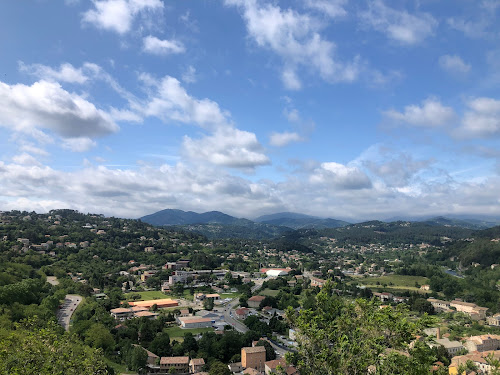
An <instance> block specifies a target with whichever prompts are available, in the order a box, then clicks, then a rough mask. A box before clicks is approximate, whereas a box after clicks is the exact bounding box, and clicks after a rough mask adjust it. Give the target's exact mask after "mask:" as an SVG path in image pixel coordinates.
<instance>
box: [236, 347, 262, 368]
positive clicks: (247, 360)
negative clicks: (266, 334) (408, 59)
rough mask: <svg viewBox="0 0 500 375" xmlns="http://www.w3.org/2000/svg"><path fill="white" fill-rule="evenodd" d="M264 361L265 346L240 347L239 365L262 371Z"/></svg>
mask: <svg viewBox="0 0 500 375" xmlns="http://www.w3.org/2000/svg"><path fill="white" fill-rule="evenodd" d="M265 362H266V348H265V347H264V346H254V347H245V348H241V365H242V366H243V368H244V369H247V368H254V369H256V370H258V371H264V363H265Z"/></svg>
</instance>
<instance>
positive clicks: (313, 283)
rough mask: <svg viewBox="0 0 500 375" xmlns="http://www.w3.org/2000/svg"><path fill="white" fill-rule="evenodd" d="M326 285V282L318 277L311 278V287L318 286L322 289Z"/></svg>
mask: <svg viewBox="0 0 500 375" xmlns="http://www.w3.org/2000/svg"><path fill="white" fill-rule="evenodd" d="M325 284H326V280H323V279H319V278H317V277H311V286H318V287H320V288H322V287H323V285H325Z"/></svg>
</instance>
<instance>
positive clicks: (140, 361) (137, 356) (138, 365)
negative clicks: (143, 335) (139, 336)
mask: <svg viewBox="0 0 500 375" xmlns="http://www.w3.org/2000/svg"><path fill="white" fill-rule="evenodd" d="M147 360H148V353H146V351H145V350H144V349H143V348H142V347H141V346H139V345H135V346H133V347H132V348H131V350H130V352H129V355H127V366H128V368H129V369H131V370H133V371H141V370H144V369H145V368H146V363H147Z"/></svg>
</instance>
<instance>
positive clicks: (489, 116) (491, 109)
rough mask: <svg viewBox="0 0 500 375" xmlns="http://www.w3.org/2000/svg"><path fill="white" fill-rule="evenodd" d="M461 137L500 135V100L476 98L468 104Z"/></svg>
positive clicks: (459, 131)
mask: <svg viewBox="0 0 500 375" xmlns="http://www.w3.org/2000/svg"><path fill="white" fill-rule="evenodd" d="M467 107H468V110H467V111H466V112H465V114H464V117H463V120H462V126H461V127H460V128H459V129H458V135H459V136H465V137H475V138H486V137H491V136H498V135H500V100H496V99H492V98H484V97H483V98H476V99H471V100H469V101H468V102H467Z"/></svg>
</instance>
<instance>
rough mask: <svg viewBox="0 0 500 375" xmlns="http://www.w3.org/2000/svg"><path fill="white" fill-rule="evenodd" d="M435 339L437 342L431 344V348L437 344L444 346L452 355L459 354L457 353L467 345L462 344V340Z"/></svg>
mask: <svg viewBox="0 0 500 375" xmlns="http://www.w3.org/2000/svg"><path fill="white" fill-rule="evenodd" d="M434 341H436V343H435V344H433V343H431V344H429V346H430V347H431V348H432V347H435V346H443V347H444V348H445V349H446V351H447V352H448V354H449V355H450V356H452V357H453V356H455V355H457V353H459V352H460V351H462V350H463V349H465V347H464V346H463V345H462V343H461V342H460V341H450V340H449V339H448V338H442V339H435V340H434Z"/></svg>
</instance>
